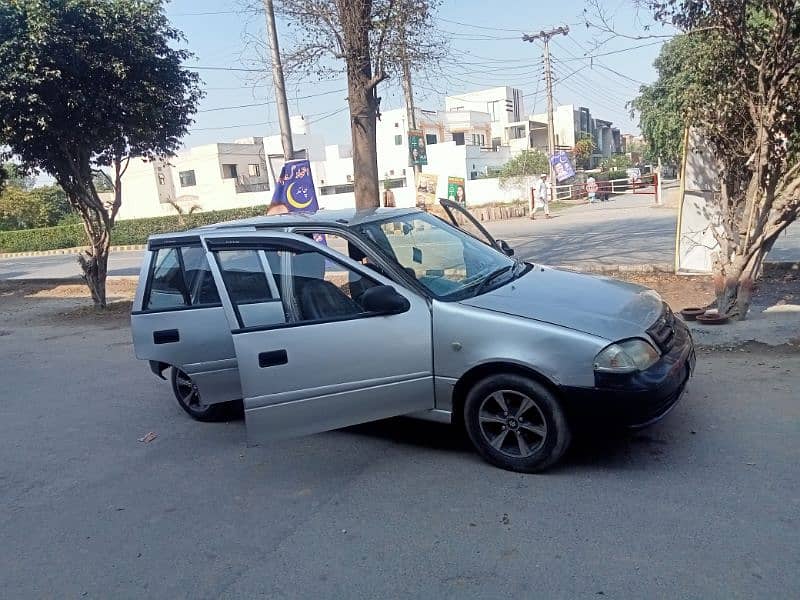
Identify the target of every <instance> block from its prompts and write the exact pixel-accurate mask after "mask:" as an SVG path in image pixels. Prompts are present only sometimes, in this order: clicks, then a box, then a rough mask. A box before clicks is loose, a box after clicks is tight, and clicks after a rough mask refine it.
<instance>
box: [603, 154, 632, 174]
mask: <svg viewBox="0 0 800 600" xmlns="http://www.w3.org/2000/svg"><path fill="white" fill-rule="evenodd" d="M630 166H631V159H630V158H628V157H627V156H626V155H625V154H614V155H612V156H609V157H608V158H604V159H603V160H601V161H600V168H601V169H603V170H605V171H624V170H625V169H627V168H628V167H630Z"/></svg>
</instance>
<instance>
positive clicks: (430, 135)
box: [425, 133, 437, 146]
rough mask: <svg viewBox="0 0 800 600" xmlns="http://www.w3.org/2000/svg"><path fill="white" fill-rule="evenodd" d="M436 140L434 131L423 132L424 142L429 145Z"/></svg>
mask: <svg viewBox="0 0 800 600" xmlns="http://www.w3.org/2000/svg"><path fill="white" fill-rule="evenodd" d="M436 141H437V140H436V134H435V133H426V134H425V143H426V144H428V145H429V146H430V145H431V144H435V143H436Z"/></svg>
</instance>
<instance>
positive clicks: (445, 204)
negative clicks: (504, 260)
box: [439, 198, 505, 254]
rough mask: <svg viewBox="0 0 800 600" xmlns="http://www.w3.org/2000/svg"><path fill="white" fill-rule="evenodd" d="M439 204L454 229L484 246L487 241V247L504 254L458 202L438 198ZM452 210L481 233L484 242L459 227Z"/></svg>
mask: <svg viewBox="0 0 800 600" xmlns="http://www.w3.org/2000/svg"><path fill="white" fill-rule="evenodd" d="M439 204H440V205H441V206H442V208H443V209H444V211H445V213H447V216H448V217H449V218H450V222H451V223H452V225H453V226H454V227H457V228H458V229H460V230H461V231H463V232H464V233H466V234H467V235H469V236H471V237H473V238H475V239H476V240H478V241H480V242H483V243H484V244H486V242H487V240H488V242H489V243H488V244H487V245H489V246H491V247H492V248H494V249H495V250H497V251H498V252H500V253H502V254H505V252H503V249H502V248H501V247H500V244H499V243H498V242H497V240H495V239H494V237H493V236H492V234H491V233H489V232H488V231H487V230H486V228H485V227H484V226H483V225H481V222H480V221H478V219H476V218H475V216H474V215H473V214H472V213H471V212H469V211H468V210H467V209H466V208H465V207H463V206H461V205H460V204H459V203H458V202H453V201H452V200H450V199H448V198H440V199H439ZM454 210H455V211H458V212H459V213H461V214H462V215H464V216H465V217H466V218H467V219H468V220H469V221H470V222H471V223H472V224H473V225H474V226H475V228H476V229H477V230H478V231H479V232H480V233H481V235H483V236H485V237H486V240H482V239H480V238H476V237H475V236H474V235H473V234H471V233H470V232H469V231H467V230H466V229H464V228H463V227H461V225H459V224H458V220H457V219H456V218H455V215H454V214H453V212H452V211H454Z"/></svg>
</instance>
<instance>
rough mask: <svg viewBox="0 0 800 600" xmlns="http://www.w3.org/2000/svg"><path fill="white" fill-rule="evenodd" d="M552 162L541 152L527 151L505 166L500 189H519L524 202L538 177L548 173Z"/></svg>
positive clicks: (501, 174)
mask: <svg viewBox="0 0 800 600" xmlns="http://www.w3.org/2000/svg"><path fill="white" fill-rule="evenodd" d="M549 169H550V162H549V161H548V160H547V155H546V154H545V153H544V152H542V151H541V150H525V151H523V152H521V153H519V154H518V155H517V156H515V157H514V158H512V159H511V160H510V161H508V162H507V163H506V164H505V165H503V169H502V170H501V171H500V187H502V188H509V187H511V188H518V189H519V191H520V195H521V197H522V199H523V200H527V198H528V194H529V193H530V189H531V188H532V187H533V183H534V180H535V178H536V177H539V176H540V175H542V174H544V173H547V172H548V171H549Z"/></svg>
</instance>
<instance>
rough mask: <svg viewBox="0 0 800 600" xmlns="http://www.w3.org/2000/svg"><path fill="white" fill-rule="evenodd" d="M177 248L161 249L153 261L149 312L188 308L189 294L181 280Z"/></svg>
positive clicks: (148, 300) (148, 303) (148, 301)
mask: <svg viewBox="0 0 800 600" xmlns="http://www.w3.org/2000/svg"><path fill="white" fill-rule="evenodd" d="M178 251H179V250H178V248H161V249H160V250H158V251H157V252H156V256H155V258H154V259H153V260H154V261H155V266H154V267H153V279H152V281H151V282H150V297H149V298H148V299H147V306H146V307H145V308H147V309H149V310H158V309H160V308H178V307H181V306H189V302H190V300H189V292H188V290H187V288H186V282H185V281H184V279H183V270H182V269H181V259H180V257H179V255H178Z"/></svg>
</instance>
